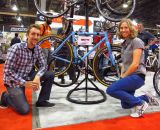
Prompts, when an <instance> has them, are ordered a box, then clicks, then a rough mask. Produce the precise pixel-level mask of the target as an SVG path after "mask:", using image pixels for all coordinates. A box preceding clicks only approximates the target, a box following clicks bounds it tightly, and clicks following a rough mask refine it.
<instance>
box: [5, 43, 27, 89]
mask: <svg viewBox="0 0 160 130" xmlns="http://www.w3.org/2000/svg"><path fill="white" fill-rule="evenodd" d="M17 58H18V48H17V46H12V47H10V49H9V50H8V53H7V57H6V61H5V66H4V73H5V76H6V77H7V78H8V79H9V80H10V82H11V83H12V82H14V83H15V84H17V85H22V86H23V85H24V84H25V82H26V81H25V80H24V79H23V78H22V77H19V76H18V75H17V73H16V70H15V65H16V62H17Z"/></svg>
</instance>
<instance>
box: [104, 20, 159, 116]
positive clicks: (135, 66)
mask: <svg viewBox="0 0 160 130" xmlns="http://www.w3.org/2000/svg"><path fill="white" fill-rule="evenodd" d="M117 36H118V38H120V39H124V42H123V43H122V72H121V79H120V80H118V81H117V82H115V83H113V84H112V85H110V86H109V87H108V89H107V91H106V92H107V94H109V95H110V96H112V97H114V98H117V99H120V100H121V105H122V108H124V109H128V108H135V111H134V112H133V113H132V114H131V116H132V117H140V116H142V114H143V113H144V111H145V110H146V109H147V107H148V103H149V104H151V105H159V103H158V101H157V99H155V98H153V97H152V96H151V95H149V94H146V95H142V96H139V97H135V96H134V94H135V91H136V90H137V89H139V88H140V87H142V86H143V85H144V82H145V75H146V68H145V65H144V43H143V41H142V40H140V39H139V38H137V31H136V30H135V28H134V25H133V24H132V22H131V20H129V19H122V20H121V22H120V23H119V26H118V31H117Z"/></svg>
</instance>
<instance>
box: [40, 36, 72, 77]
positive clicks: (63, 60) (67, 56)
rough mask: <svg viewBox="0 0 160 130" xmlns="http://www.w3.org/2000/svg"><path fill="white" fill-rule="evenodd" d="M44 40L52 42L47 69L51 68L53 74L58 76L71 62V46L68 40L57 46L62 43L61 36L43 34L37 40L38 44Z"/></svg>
mask: <svg viewBox="0 0 160 130" xmlns="http://www.w3.org/2000/svg"><path fill="white" fill-rule="evenodd" d="M46 40H48V41H49V42H50V43H51V44H52V47H51V53H50V56H49V64H48V69H49V70H52V71H53V72H54V74H55V76H59V75H61V74H63V73H65V72H66V71H67V70H68V69H69V67H70V65H71V64H72V59H73V50H72V46H71V44H70V43H69V42H65V43H64V45H63V46H62V47H59V46H61V45H62V44H63V43H62V42H63V38H61V37H58V36H57V35H48V36H45V37H43V38H42V39H41V40H40V41H39V42H38V44H43V42H44V41H46ZM57 48H58V51H57ZM55 51H56V53H55Z"/></svg>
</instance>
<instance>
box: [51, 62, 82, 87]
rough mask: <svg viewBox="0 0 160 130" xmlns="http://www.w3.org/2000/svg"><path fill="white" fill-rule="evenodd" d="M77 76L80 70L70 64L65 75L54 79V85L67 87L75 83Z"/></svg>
mask: <svg viewBox="0 0 160 130" xmlns="http://www.w3.org/2000/svg"><path fill="white" fill-rule="evenodd" d="M53 60H54V59H53ZM51 62H54V61H51ZM79 76H80V70H79V69H78V67H77V65H74V64H71V66H70V68H69V69H68V70H67V71H66V72H65V73H63V74H61V75H59V76H57V77H55V78H54V84H55V85H57V86H59V87H69V86H71V85H73V84H74V83H76V82H77V80H78V78H79ZM62 79H63V80H62ZM62 81H63V82H62Z"/></svg>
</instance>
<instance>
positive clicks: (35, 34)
mask: <svg viewBox="0 0 160 130" xmlns="http://www.w3.org/2000/svg"><path fill="white" fill-rule="evenodd" d="M39 38H40V30H39V29H37V28H32V29H31V30H30V32H29V34H27V39H28V45H29V46H30V47H34V46H35V45H36V44H37V42H38V40H39Z"/></svg>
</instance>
